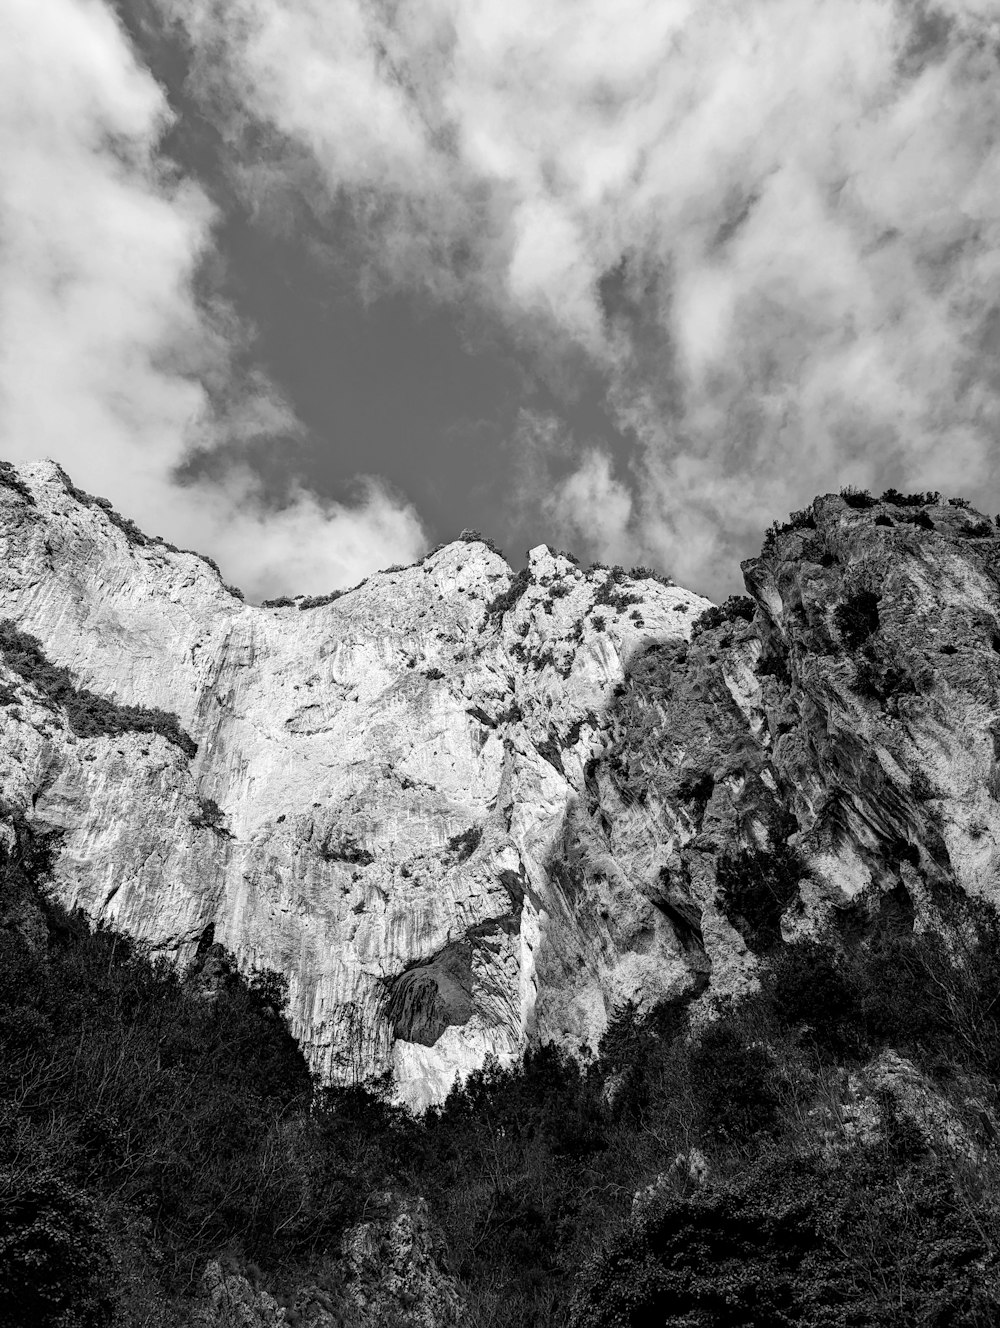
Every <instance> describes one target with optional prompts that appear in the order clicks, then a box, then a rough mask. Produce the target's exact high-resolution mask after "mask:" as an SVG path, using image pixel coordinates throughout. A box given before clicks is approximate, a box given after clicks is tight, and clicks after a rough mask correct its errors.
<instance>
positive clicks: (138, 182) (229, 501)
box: [0, 0, 423, 594]
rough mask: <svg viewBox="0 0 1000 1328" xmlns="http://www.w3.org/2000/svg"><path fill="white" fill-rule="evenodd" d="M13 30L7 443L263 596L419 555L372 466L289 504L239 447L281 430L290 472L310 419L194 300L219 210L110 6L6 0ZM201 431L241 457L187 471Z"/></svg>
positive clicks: (83, 0)
mask: <svg viewBox="0 0 1000 1328" xmlns="http://www.w3.org/2000/svg"><path fill="white" fill-rule="evenodd" d="M0 27H2V36H3V40H2V41H0V455H3V456H4V457H6V458H10V459H13V460H20V459H25V460H28V459H35V458H37V457H39V456H51V457H54V458H55V459H57V460H59V461H60V462H62V464H63V465H65V466H66V468H67V469H68V470H69V472H70V474H71V475H72V476H73V477H74V478H75V479H76V481H77V482H78V483H79V484H81V485H83V486H84V487H86V488H88V489H93V490H96V491H97V492H99V493H102V494H106V495H107V496H108V497H110V498H112V499H113V500H114V501H115V502H116V504H117V505H119V506H120V507H122V508H123V509H125V510H126V511H127V512H128V513H129V515H131V516H133V517H134V518H135V519H136V520H138V521H139V522H140V523H141V524H142V525H143V526H145V528H146V529H148V530H150V531H151V532H154V533H159V534H162V535H164V536H167V537H169V538H170V539H172V540H173V541H175V542H177V543H179V544H184V545H187V546H194V547H196V548H198V549H200V550H204V551H205V552H209V553H212V554H213V555H214V556H215V557H216V558H218V559H219V560H220V562H221V563H222V564H223V566H224V569H225V571H226V573H227V575H229V576H230V577H231V578H232V579H233V580H239V581H241V582H242V583H243V585H244V586H245V588H246V589H247V591H248V592H249V593H252V594H253V593H256V594H259V593H261V592H267V593H277V592H279V591H284V590H322V589H326V588H329V587H331V586H336V585H340V584H345V583H350V582H352V581H354V580H357V579H359V577H360V576H362V575H364V574H365V573H366V572H367V571H369V570H371V569H372V568H373V567H374V566H378V565H384V564H386V563H389V562H394V561H408V560H410V559H411V558H412V557H414V556H415V555H416V554H417V553H418V552H419V550H420V547H421V545H422V542H423V535H422V531H421V528H420V523H419V521H418V519H417V518H416V516H415V514H414V512H413V511H412V509H411V508H410V507H409V506H408V505H407V504H406V503H405V502H402V501H400V500H397V499H396V498H394V497H393V496H392V495H391V494H390V493H389V492H387V491H386V490H385V488H384V487H381V486H380V485H379V484H377V483H376V482H374V481H367V482H362V483H361V484H360V486H359V488H358V494H357V502H356V503H355V504H353V505H344V504H339V505H338V504H330V503H322V502H320V501H319V500H318V499H317V498H315V497H314V496H312V495H310V494H308V493H306V492H304V491H303V490H302V489H301V488H299V487H296V486H295V484H294V482H293V483H292V484H291V487H290V490H289V495H288V501H287V502H286V503H284V504H283V505H282V506H281V508H280V509H278V510H274V508H273V505H271V504H269V503H268V502H267V501H266V500H265V498H264V495H263V492H262V489H261V486H260V484H259V482H258V481H257V480H256V479H255V478H254V475H253V472H252V471H251V470H250V469H249V467H248V466H247V465H245V464H241V462H240V459H239V457H240V448H241V447H245V446H249V445H252V444H254V443H255V442H258V441H260V440H261V439H266V440H270V441H271V443H272V445H277V443H275V442H274V440H282V445H284V446H286V447H288V448H289V450H290V454H289V459H288V464H289V466H290V467H292V468H293V469H294V459H295V458H294V446H295V442H296V439H297V438H298V436H299V435H300V434H301V427H300V426H299V424H298V422H297V420H296V418H295V415H294V412H293V410H292V408H291V407H290V406H289V404H288V403H287V402H286V401H285V400H283V399H282V396H281V394H280V392H278V391H277V389H276V388H275V387H274V385H273V384H272V383H269V382H268V381H267V380H266V378H265V377H263V376H262V375H261V374H259V373H254V372H252V371H250V372H247V371H246V370H245V369H244V368H241V367H240V364H241V357H242V353H243V351H244V349H245V343H246V342H247V340H248V338H250V337H251V336H252V329H249V328H247V327H246V326H242V325H240V323H239V321H238V320H237V319H236V318H235V316H234V315H233V313H232V311H231V310H227V309H225V308H223V307H221V306H218V307H216V308H214V309H211V308H206V307H205V306H204V305H203V304H202V305H199V304H198V303H197V302H196V300H195V296H194V293H193V283H194V280H195V276H196V273H197V271H198V268H199V264H200V263H202V261H203V260H204V258H205V256H206V254H207V253H209V252H210V250H211V245H212V228H213V225H214V223H215V221H216V217H215V214H214V212H213V209H212V207H211V205H210V204H209V202H208V200H207V198H206V197H205V195H204V193H203V192H202V191H201V190H200V189H198V188H197V187H196V186H194V185H193V184H191V183H190V182H186V181H184V180H182V179H178V178H176V174H175V173H174V172H172V171H171V170H170V169H169V168H168V166H167V165H166V164H165V163H164V162H163V161H161V160H160V159H159V157H158V155H157V150H158V145H159V143H160V140H161V137H162V134H163V132H164V130H165V129H166V128H167V126H168V123H169V118H170V117H169V114H168V109H167V106H166V104H165V101H164V98H163V95H162V93H161V90H160V89H159V87H158V86H157V84H156V83H155V82H154V81H153V79H152V78H151V77H150V75H149V74H148V72H147V71H145V70H144V69H143V68H141V67H140V66H139V65H138V64H137V63H136V60H135V58H134V57H133V54H132V52H131V50H130V48H129V46H128V43H127V42H126V40H125V38H124V35H123V33H122V31H121V29H120V28H119V26H118V23H117V22H116V20H115V18H114V16H113V14H112V12H111V10H110V9H109V8H108V6H107V5H106V4H104V3H102V2H101V0H7V4H6V5H5V8H4V15H3V19H2V20H0ZM220 402H226V403H227V405H226V406H225V408H220V405H219V403H220ZM197 444H201V445H203V446H205V445H207V446H209V447H212V448H217V447H219V446H220V445H222V444H225V445H227V447H228V448H229V451H230V455H231V456H232V457H235V461H234V462H233V463H232V464H230V465H228V466H226V467H224V468H222V469H220V470H219V471H218V473H217V477H216V479H215V480H214V481H209V480H203V481H201V482H198V483H194V484H191V485H187V486H182V485H180V484H178V483H176V482H175V478H174V477H175V472H176V470H177V468H178V466H179V465H180V464H181V463H182V462H183V460H184V457H185V454H186V452H187V450H188V449H189V448H190V447H191V446H194V445H197Z"/></svg>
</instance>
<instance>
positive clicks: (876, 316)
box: [162, 0, 1000, 588]
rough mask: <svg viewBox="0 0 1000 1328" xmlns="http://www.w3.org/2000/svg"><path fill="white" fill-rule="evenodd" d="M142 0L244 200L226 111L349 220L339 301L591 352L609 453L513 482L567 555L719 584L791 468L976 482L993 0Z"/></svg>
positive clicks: (534, 438) (996, 384)
mask: <svg viewBox="0 0 1000 1328" xmlns="http://www.w3.org/2000/svg"><path fill="white" fill-rule="evenodd" d="M162 2H163V4H164V5H169V6H170V7H171V9H172V11H173V12H174V13H176V14H178V15H179V16H180V17H182V18H183V20H184V22H185V23H186V24H187V26H188V28H189V31H190V33H191V34H192V38H193V41H194V45H195V48H196V49H197V50H201V51H205V52H211V59H210V60H206V61H205V62H204V63H203V65H202V67H201V75H200V76H201V79H202V80H203V84H204V87H205V88H206V89H208V88H211V89H212V96H213V97H214V104H215V105H217V106H219V105H224V106H226V107H228V114H229V131H228V132H229V133H230V136H231V141H232V144H233V151H234V154H235V155H237V156H240V157H241V158H242V163H243V185H244V188H245V189H246V190H247V193H248V196H256V198H257V200H258V203H259V205H260V206H265V205H266V203H267V199H268V197H269V196H271V195H273V192H274V188H275V181H276V180H279V179H282V176H283V170H282V163H281V161H280V160H277V161H275V160H274V159H273V158H272V159H271V160H269V161H268V162H267V163H266V165H265V164H263V163H261V162H259V161H255V160H254V158H253V154H252V152H248V151H247V150H246V148H245V146H244V145H242V144H241V139H240V133H241V126H245V124H246V122H247V117H249V118H250V119H251V120H256V121H263V122H267V123H270V124H271V125H273V126H275V127H276V128H277V129H278V130H279V131H280V132H281V134H282V135H284V136H286V137H287V139H288V141H290V142H292V143H294V144H296V145H297V147H298V148H299V149H300V150H305V151H307V152H308V153H309V154H310V155H311V157H312V159H313V160H314V162H315V164H316V167H317V178H318V179H320V180H321V181H322V188H323V189H324V190H325V191H326V192H327V194H328V196H329V198H331V199H337V200H339V201H340V203H341V204H343V203H344V202H345V201H346V202H347V203H348V204H349V206H350V207H351V208H352V209H353V210H354V212H355V215H356V216H358V217H359V218H361V219H362V220H363V223H364V225H363V230H364V234H365V236H366V241H365V247H364V252H363V253H361V254H359V255H358V256H357V257H358V276H359V284H360V287H361V288H362V289H363V290H364V291H366V292H367V294H368V296H369V298H377V296H378V294H379V292H380V291H383V290H386V289H396V288H399V287H407V288H410V289H413V290H416V291H419V292H421V293H422V294H423V295H424V297H425V298H427V299H430V300H434V301H436V302H439V303H444V304H448V305H451V306H453V307H455V308H456V309H457V310H462V311H464V315H465V316H469V315H470V311H474V310H478V311H479V312H480V314H482V313H484V312H485V314H486V315H488V317H489V318H491V319H494V320H499V321H500V322H501V323H502V324H503V325H504V326H505V327H506V328H508V329H509V330H511V331H512V332H513V333H514V334H515V335H516V337H517V338H518V341H519V344H520V345H521V346H522V348H523V350H524V353H525V354H526V355H528V356H533V357H534V358H535V360H536V361H537V363H538V365H539V366H540V367H541V370H542V371H543V372H549V373H551V375H552V376H553V381H555V380H556V379H558V377H559V374H560V373H562V374H563V375H565V373H566V372H567V370H566V366H567V365H572V364H573V363H574V362H579V358H580V357H583V358H584V359H585V360H586V362H587V363H588V364H589V365H590V366H591V367H592V368H593V369H594V370H595V371H597V372H599V373H601V374H603V375H604V378H605V382H606V390H607V398H608V402H609V404H610V406H611V408H612V411H613V415H614V419H615V422H616V424H617V426H618V428H619V430H620V431H621V433H622V436H623V437H624V438H625V439H626V440H628V441H629V443H630V447H629V451H628V455H627V457H626V458H625V459H624V460H623V459H622V456H621V454H620V452H619V453H618V454H617V455H616V458H615V460H614V462H612V459H611V456H610V453H608V452H607V451H606V450H605V451H603V452H602V450H601V448H602V444H601V440H599V439H597V440H595V439H589V438H586V439H578V440H576V447H577V449H578V458H579V464H578V467H577V469H576V471H575V473H573V474H571V475H568V476H567V475H562V477H561V478H560V479H559V480H558V481H557V491H556V492H555V493H554V494H553V493H552V492H546V493H545V494H544V495H537V494H536V496H535V497H534V498H532V495H531V493H530V492H525V493H524V494H522V497H521V500H522V501H524V502H529V501H535V502H537V503H539V504H541V505H542V506H545V507H547V509H548V510H550V511H551V512H552V513H553V519H556V517H557V516H558V514H559V513H560V512H561V513H562V514H563V516H564V518H565V523H566V529H567V530H568V531H569V532H570V533H572V532H573V531H574V530H576V531H581V532H589V535H588V538H589V540H590V543H591V545H592V547H594V549H595V551H600V550H605V551H607V550H617V549H620V548H622V547H626V546H627V547H628V548H630V549H631V550H633V553H634V557H635V559H636V560H639V559H641V558H643V555H645V557H646V558H648V557H650V556H652V557H656V558H658V559H660V560H662V561H663V562H664V563H666V565H667V566H668V567H669V568H670V569H671V570H672V571H673V572H674V574H675V575H677V576H678V577H679V578H682V579H688V580H693V581H694V582H695V583H696V584H699V585H710V586H713V587H714V588H719V587H720V586H721V585H723V584H724V583H725V582H726V581H727V580H730V581H731V577H732V571H731V568H732V560H733V557H734V555H735V554H737V553H740V552H746V551H747V550H748V549H749V548H750V547H752V546H753V545H754V544H755V543H756V542H757V540H758V538H759V533H760V530H761V528H762V527H763V526H764V525H766V524H767V523H768V522H769V521H770V520H771V519H772V517H774V516H775V515H780V514H781V512H782V510H783V509H785V510H787V509H789V508H791V507H794V506H799V505H801V503H802V502H803V501H805V500H807V499H808V498H809V497H810V496H811V495H812V493H813V492H815V491H816V490H824V489H829V488H831V487H835V486H839V485H840V484H842V483H844V482H847V481H851V482H854V483H861V484H871V485H874V486H876V487H878V486H880V485H883V484H886V483H898V484H899V485H900V486H902V485H907V486H911V487H927V486H932V487H942V488H948V489H951V490H965V491H966V492H968V493H970V495H971V496H973V497H974V498H979V499H980V500H981V501H984V502H990V503H992V504H993V505H996V503H997V502H998V501H1000V490H998V476H997V469H996V463H995V460H994V442H993V440H994V438H995V436H996V431H997V423H998V419H997V416H998V389H1000V375H998V373H997V369H996V364H997V350H998V348H1000V314H998V312H997V310H998V295H1000V244H998V241H1000V217H998V206H1000V205H998V201H997V200H998V199H1000V155H998V133H1000V95H998V93H1000V64H998V59H997V49H998V44H1000V15H998V13H997V9H996V5H995V4H994V3H992V0H939V2H938V3H936V4H929V3H921V2H920V0H806V2H803V0H619V2H618V3H616V4H614V5H610V4H608V3H607V2H606V0H545V2H544V3H542V4H539V3H538V0H505V3H504V4H503V5H497V4H495V3H490V0H399V3H393V4H388V3H379V2H377V0H230V2H229V3H227V4H225V5H216V4H212V3H209V0H162ZM284 187H288V180H287V176H286V178H285V179H284ZM310 187H312V188H315V187H316V186H315V183H313V184H312V185H311V186H310ZM574 357H576V359H574ZM562 386H563V387H564V386H565V382H563V383H562ZM544 432H545V431H544V430H542V431H541V433H540V432H539V430H537V429H535V430H529V433H530V434H531V439H530V444H527V443H526V446H529V448H530V450H531V455H532V457H533V458H534V460H533V461H532V465H534V466H536V467H537V464H538V455H539V453H538V449H539V447H540V445H541V443H540V438H541V435H542V434H544ZM550 436H551V437H552V438H556V437H557V436H558V437H559V439H560V442H559V447H558V449H557V450H558V451H559V455H560V456H564V455H565V450H566V441H565V437H564V436H563V434H562V433H560V430H558V429H556V430H554V431H550ZM623 486H624V487H623Z"/></svg>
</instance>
